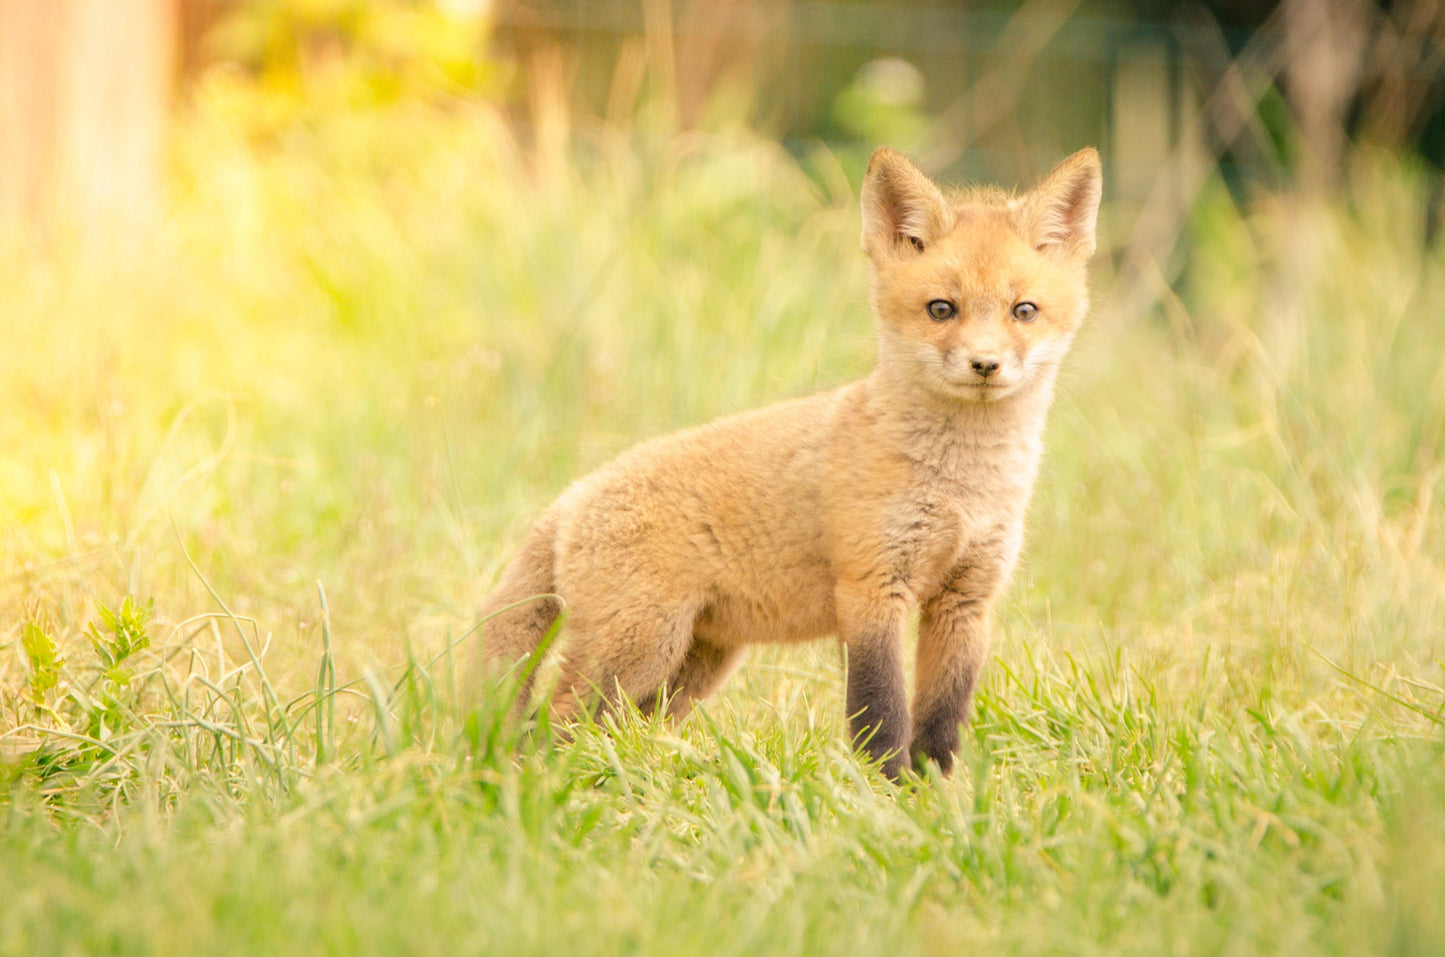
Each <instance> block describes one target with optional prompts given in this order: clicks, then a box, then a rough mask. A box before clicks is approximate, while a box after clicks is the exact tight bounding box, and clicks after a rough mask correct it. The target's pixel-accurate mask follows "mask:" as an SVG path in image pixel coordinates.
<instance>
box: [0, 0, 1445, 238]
mask: <svg viewBox="0 0 1445 957" xmlns="http://www.w3.org/2000/svg"><path fill="white" fill-rule="evenodd" d="M1442 36H1445V8H1442V6H1441V5H1440V4H1438V3H1436V2H1433V0H1314V2H1311V0H1285V2H1243V0H1217V2H1212V3H1162V2H1158V0H1133V2H1130V0H1028V2H1022V3H1020V2H1006V0H977V2H956V3H940V2H931V3H930V2H919V0H715V2H703V0H668V2H664V0H415V2H407V0H377V2H370V3H368V2H360V0H127V2H126V3H123V4H115V3H105V2H99V0H53V2H36V0H5V2H4V3H3V4H0V97H3V99H0V170H3V174H4V175H3V178H0V179H3V183H0V214H3V216H4V217H5V218H6V219H7V220H9V221H11V222H12V224H13V221H14V220H16V219H17V218H20V219H28V220H29V221H30V222H31V224H34V222H35V221H37V220H40V221H43V220H45V219H46V218H48V217H52V216H54V215H56V214H57V213H58V214H60V215H62V216H65V217H69V218H74V219H82V220H83V219H89V218H93V217H104V216H107V215H110V214H112V213H116V212H135V211H138V210H145V209H147V208H155V207H157V206H159V205H161V204H162V203H163V202H164V196H165V192H164V191H165V189H166V188H167V186H168V185H171V179H170V177H168V175H167V172H168V170H167V160H168V155H167V150H168V144H169V143H170V140H169V139H168V134H169V131H170V128H171V120H172V117H173V115H174V114H175V113H176V112H177V111H183V112H184V111H194V110H195V109H196V108H197V106H198V104H197V100H198V99H200V98H203V97H204V95H205V92H206V90H207V89H208V88H209V87H211V86H213V85H214V84H216V83H217V82H220V79H221V78H225V80H226V82H228V83H230V84H232V85H235V86H241V87H243V88H245V89H246V90H247V92H248V94H250V95H252V96H254V97H256V98H257V99H266V100H268V101H269V103H270V106H269V113H267V115H266V117H264V118H263V117H262V116H256V117H253V118H252V119H253V121H254V122H263V121H264V122H270V123H273V124H284V123H285V122H287V121H288V120H289V121H299V120H301V119H302V117H301V116H300V115H299V111H301V110H302V109H303V106H304V108H306V109H310V110H312V111H317V110H325V109H333V110H335V109H356V110H363V109H383V108H386V107H389V106H395V105H397V104H398V103H401V102H404V101H421V102H427V103H430V104H432V105H436V106H443V105H445V104H447V103H456V102H459V101H467V100H473V101H484V102H486V103H489V104H492V105H495V106H496V107H497V108H499V109H501V110H503V111H504V112H505V115H506V120H507V123H508V126H509V127H510V128H511V129H512V130H513V131H515V133H516V135H518V136H519V137H522V138H523V139H525V140H527V141H528V142H535V141H537V140H538V139H539V138H545V137H546V136H547V135H548V129H547V126H548V123H549V117H550V118H551V120H552V121H553V122H555V116H553V115H552V114H553V113H555V111H557V110H559V109H560V110H565V115H566V117H567V119H568V122H569V123H572V124H577V125H586V126H595V125H611V126H614V127H615V126H623V127H633V126H637V125H639V124H643V123H645V124H647V125H649V126H651V127H653V128H658V129H664V130H668V131H671V132H674V133H676V132H681V131H685V130H690V129H712V128H715V127H717V126H718V125H719V124H727V123H734V124H742V125H746V126H747V127H748V128H750V129H752V130H755V131H757V132H759V133H761V134H764V135H767V136H769V137H771V138H775V139H777V140H778V141H779V142H781V143H782V144H784V146H786V147H787V149H788V150H789V151H791V152H793V153H794V154H796V155H803V154H806V153H807V152H808V151H809V150H810V149H811V148H813V146H814V145H815V144H824V145H826V146H827V147H828V148H831V149H834V150H841V151H845V152H846V151H849V150H857V151H860V152H866V151H868V150H869V149H871V148H872V146H874V145H876V144H880V143H888V144H891V145H894V146H896V147H898V148H901V149H906V150H909V151H910V152H912V153H914V154H915V155H917V156H918V157H919V159H920V160H921V162H923V163H924V165H925V166H926V167H927V168H928V169H929V170H930V171H931V172H933V173H935V174H938V175H942V176H944V177H946V178H953V179H983V180H1001V181H1004V182H1012V181H1015V180H1017V179H1018V178H1019V177H1020V176H1021V175H1024V174H1033V173H1036V172H1038V171H1039V170H1041V169H1043V168H1045V167H1046V166H1047V165H1048V164H1049V163H1050V162H1052V161H1053V160H1054V159H1056V158H1057V157H1058V156H1059V155H1060V154H1062V153H1064V152H1067V151H1070V150H1072V149H1073V148H1075V147H1076V146H1077V145H1079V144H1084V143H1088V144H1094V145H1097V146H1098V147H1099V148H1100V150H1101V152H1102V153H1103V155H1104V157H1105V160H1106V163H1107V180H1108V182H1109V184H1110V192H1111V194H1112V196H1113V198H1114V199H1115V200H1116V201H1120V202H1124V203H1126V204H1127V205H1126V208H1125V212H1126V215H1128V214H1131V213H1134V212H1136V211H1137V209H1139V208H1141V207H1143V206H1144V205H1146V204H1147V203H1148V202H1149V201H1150V200H1151V197H1152V199H1153V200H1154V201H1155V203H1156V204H1157V203H1159V202H1163V201H1166V197H1165V196H1163V195H1161V192H1164V191H1172V194H1171V195H1169V196H1168V197H1167V201H1172V202H1174V203H1176V204H1177V203H1186V204H1187V203H1188V202H1190V201H1192V199H1193V198H1194V196H1195V195H1196V193H1197V190H1198V188H1199V180H1200V178H1201V177H1202V176H1203V175H1204V173H1203V170H1205V169H1206V168H1207V169H1215V168H1217V169H1218V170H1219V171H1221V172H1222V174H1223V175H1224V177H1225V178H1226V180H1227V181H1228V182H1229V184H1230V185H1231V187H1232V188H1235V189H1243V188H1246V187H1247V185H1248V184H1263V185H1265V186H1271V187H1272V186H1278V185H1282V184H1284V183H1286V182H1289V183H1294V182H1303V183H1304V184H1305V185H1307V186H1310V187H1317V186H1322V185H1323V186H1328V185H1331V184H1334V183H1337V182H1338V179H1339V177H1340V175H1341V172H1342V170H1343V168H1344V165H1345V156H1346V152H1347V150H1348V148H1349V146H1350V145H1351V144H1352V143H1354V142H1358V141H1368V142H1370V143H1373V144H1376V145H1379V146H1382V147H1385V148H1388V149H1391V150H1396V151H1403V152H1406V153H1410V154H1412V155H1418V156H1420V157H1422V158H1424V159H1426V160H1428V161H1429V162H1431V163H1432V164H1433V165H1435V166H1437V167H1438V166H1439V165H1440V164H1441V162H1442V161H1445V110H1442V94H1445V63H1442V56H1441V47H1440V43H1441V39H1442ZM287 105H289V106H290V108H291V109H292V110H293V111H296V112H293V114H292V115H289V116H288V115H287V114H286V112H285V109H286V106H287ZM257 109H258V110H260V109H261V107H260V104H257ZM253 132H254V130H253ZM1129 218H1131V219H1132V218H1133V217H1132V216H1129Z"/></svg>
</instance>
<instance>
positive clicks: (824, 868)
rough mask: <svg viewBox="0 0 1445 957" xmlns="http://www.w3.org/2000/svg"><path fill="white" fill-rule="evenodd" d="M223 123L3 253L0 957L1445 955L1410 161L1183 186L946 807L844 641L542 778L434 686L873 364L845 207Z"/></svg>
mask: <svg viewBox="0 0 1445 957" xmlns="http://www.w3.org/2000/svg"><path fill="white" fill-rule="evenodd" d="M248 103H250V101H249V100H247V99H246V97H245V96H244V95H242V94H241V93H240V92H238V91H237V90H236V89H233V88H231V87H229V86H227V85H226V82H223V81H221V80H216V81H214V82H211V83H209V84H208V85H206V86H204V87H203V88H202V90H201V91H200V93H199V95H198V100H197V103H196V105H195V106H194V108H193V109H191V110H190V111H189V112H188V114H187V115H186V117H185V118H184V120H183V122H182V126H181V129H180V130H179V134H178V139H177V148H176V153H175V178H176V182H177V184H178V186H177V189H176V193H175V197H174V202H173V203H172V204H171V207H170V208H169V210H168V212H167V214H166V217H165V219H164V221H163V222H162V223H160V224H158V226H157V227H156V228H154V229H152V230H147V231H144V232H141V233H139V234H138V235H136V236H135V237H134V238H133V239H132V240H131V241H130V242H128V243H126V244H125V245H124V246H123V248H118V249H112V248H97V247H96V246H89V247H87V246H85V245H83V244H78V243H77V244H74V245H72V244H61V245H60V246H59V247H57V248H53V249H50V250H48V251H37V250H36V249H34V248H31V247H30V246H29V245H28V244H26V243H23V242H19V241H17V242H14V243H12V244H11V245H10V246H8V247H6V248H5V249H4V251H3V252H0V289H3V290H4V293H3V300H4V312H5V315H6V329H7V333H8V335H9V336H10V339H11V341H10V342H9V343H7V348H6V349H5V350H3V351H0V405H3V407H4V408H5V409H7V410H8V412H7V414H6V415H5V416H3V417H0V449H3V450H4V453H5V454H4V455H3V457H0V523H3V535H0V568H3V578H0V581H3V586H0V762H3V763H0V818H3V822H4V824H3V831H0V862H3V865H0V901H4V902H5V904H4V906H0V951H3V952H8V953H55V954H64V953H97V952H163V953H164V952H173V951H179V950H182V949H185V950H194V951H196V952H214V953H224V952H236V953H257V952H315V951H318V950H324V951H329V952H337V953H353V952H358V951H369V952H386V953H393V952H427V953H437V952H495V953H507V954H514V953H518V954H525V953H558V952H571V951H574V950H580V951H583V952H600V953H623V952H629V953H630V952H638V951H643V952H676V953H693V952H706V953H737V954H758V953H779V954H783V953H786V954H796V953H839V952H851V953H889V954H897V953H919V952H938V953H944V952H958V951H961V950H964V949H965V948H967V949H980V948H990V947H991V948H1003V949H1004V950H1005V951H1006V952H1026V953H1044V952H1060V953H1071V954H1072V953H1118V952H1132V953H1141V954H1157V953H1165V952H1181V953H1201V952H1203V953H1217V952H1227V953H1278V952H1290V953H1358V952H1361V951H1365V952H1384V953H1400V954H1415V953H1420V954H1423V953H1439V952H1441V950H1442V947H1445V945H1442V943H1441V941H1445V916H1442V914H1445V912H1442V911H1441V909H1440V908H1439V906H1438V902H1439V901H1440V900H1445V863H1442V862H1445V734H1442V728H1441V725H1442V720H1445V710H1442V709H1445V668H1442V662H1445V507H1442V504H1441V501H1442V498H1445V458H1442V448H1445V365H1442V363H1441V362H1440V361H1439V357H1440V356H1441V355H1442V354H1445V325H1442V324H1441V323H1440V322H1439V321H1438V312H1439V310H1438V307H1437V304H1438V303H1439V302H1440V300H1441V294H1442V293H1445V245H1442V243H1440V242H1439V241H1438V240H1427V238H1426V236H1425V234H1424V231H1423V220H1422V217H1421V215H1420V211H1421V210H1422V209H1424V208H1425V207H1426V205H1427V203H1428V201H1429V196H1430V195H1431V194H1430V182H1429V179H1428V177H1427V176H1426V175H1425V174H1424V173H1423V172H1422V171H1419V170H1415V169H1412V168H1410V167H1409V166H1408V164H1405V165H1402V164H1400V163H1399V162H1397V161H1396V160H1394V159H1393V158H1390V157H1380V156H1373V155H1371V154H1368V153H1361V154H1360V155H1359V156H1358V157H1357V165H1356V167H1355V168H1353V169H1352V170H1351V172H1350V176H1349V180H1348V185H1347V187H1346V189H1345V190H1344V191H1343V192H1342V193H1341V194H1340V195H1338V196H1335V197H1331V198H1329V199H1326V200H1306V199H1302V198H1299V197H1292V196H1273V197H1272V196H1261V197H1260V198H1259V199H1258V200H1257V201H1254V202H1252V203H1250V204H1249V205H1248V206H1247V207H1243V208H1242V207H1240V206H1238V205H1236V204H1235V203H1234V202H1233V201H1231V200H1230V198H1229V196H1228V195H1227V194H1225V193H1224V192H1222V191H1219V192H1217V193H1212V194H1210V195H1208V196H1206V197H1205V198H1204V200H1203V201H1202V202H1201V204H1200V207H1199V209H1198V210H1197V211H1196V215H1195V217H1194V219H1193V221H1192V222H1191V225H1190V237H1189V242H1188V243H1187V244H1186V247H1187V250H1188V255H1187V258H1186V260H1185V261H1183V262H1182V263H1181V265H1180V266H1179V268H1178V271H1177V276H1176V278H1177V282H1176V288H1178V289H1179V290H1180V295H1179V296H1178V297H1171V298H1169V300H1168V301H1166V302H1162V303H1159V304H1158V305H1157V306H1155V307H1153V308H1152V309H1150V310H1149V311H1148V312H1147V313H1145V314H1141V315H1124V314H1122V313H1121V312H1120V311H1119V310H1118V309H1117V308H1115V306H1114V303H1116V302H1119V301H1123V299H1124V298H1125V297H1123V296H1122V295H1119V294H1118V290H1119V285H1118V283H1119V280H1118V279H1117V277H1116V276H1115V275H1114V273H1113V271H1112V268H1111V265H1110V262H1111V260H1110V257H1109V256H1108V255H1103V256H1101V257H1100V260H1099V264H1098V281H1097V289H1098V296H1097V299H1098V305H1097V306H1096V309H1095V313H1094V317H1093V319H1092V321H1091V324H1090V326H1089V328H1088V331H1087V333H1086V334H1085V335H1084V336H1083V339H1082V341H1081V342H1080V343H1079V344H1078V346H1077V347H1076V350H1075V352H1074V354H1073V356H1072V357H1071V358H1070V361H1069V364H1068V368H1067V372H1066V374H1065V378H1064V381H1063V386H1062V389H1061V394H1060V396H1059V400H1058V403H1057V406H1056V410H1055V414H1054V418H1053V420H1052V424H1051V427H1050V434H1049V454H1048V458H1047V461H1046V463H1045V468H1044V474H1043V478H1042V480H1041V482H1040V486H1039V489H1038V493H1037V495H1036V498H1035V503H1034V507H1033V510H1032V512H1031V516H1030V531H1029V546H1028V548H1027V554H1026V556H1025V559H1024V562H1023V564H1022V567H1021V570H1020V572H1019V574H1018V575H1017V577H1016V580H1015V584H1014V586H1013V588H1012V590H1011V592H1010V599H1009V601H1008V603H1007V606H1006V607H1005V609H1004V612H1003V615H1002V622H1001V636H1000V639H999V641H998V644H997V649H996V659H995V661H994V662H993V663H992V664H991V665H990V667H989V669H988V670H987V672H986V674H985V681H984V687H983V689H982V692H981V696H980V701H979V707H978V714H977V717H976V720H975V721H974V723H973V724H972V725H971V726H970V729H969V733H968V735H967V736H966V739H965V743H964V750H963V754H962V759H961V762H960V767H959V770H958V772H957V773H956V774H955V776H954V777H953V778H952V779H950V780H947V781H940V780H929V781H924V782H919V783H917V784H916V785H912V786H908V787H905V788H902V789H898V788H894V787H893V786H892V785H889V784H887V783H886V782H885V781H884V780H883V779H882V778H881V777H880V776H879V774H878V773H877V771H876V770H875V769H871V768H868V767H866V766H864V765H862V764H860V762H859V760H858V759H857V757H856V756H855V755H854V754H853V753H852V751H851V750H850V749H849V748H848V747H847V746H846V735H845V730H844V722H843V720H842V718H843V714H842V711H843V706H842V700H841V695H840V688H839V665H838V655H837V652H836V649H834V648H832V647H831V646H827V645H820V646H817V647H813V648H808V649H786V650H777V649H769V650H764V651H761V652H760V653H758V654H756V655H755V656H754V657H753V659H752V660H751V661H750V663H749V664H748V665H747V666H746V667H745V669H744V670H743V671H742V672H741V673H740V674H739V675H738V676H737V677H736V678H735V679H734V680H733V682H732V683H731V684H730V685H729V686H728V688H727V689H726V690H725V691H724V692H723V693H722V694H721V695H719V696H718V698H716V699H715V700H714V701H713V702H711V704H710V705H709V707H708V708H707V709H706V711H705V713H703V714H700V715H699V716H698V717H697V718H696V719H695V720H693V721H691V722H689V723H688V724H687V725H686V726H684V727H682V728H679V729H673V728H668V727H666V726H665V725H662V724H659V723H657V722H654V721H652V720H650V719H648V718H645V717H640V716H636V715H630V716H624V717H623V719H622V720H621V721H620V723H619V726H618V727H616V728H615V729H612V730H611V731H607V732H603V731H592V730H585V729H584V730H583V731H582V732H581V733H580V734H579V736H578V738H577V740H576V741H575V743H573V744H572V745H570V746H566V747H560V748H547V747H538V746H537V741H536V740H535V739H527V740H524V741H521V742H518V741H516V740H514V738H513V736H512V731H511V730H510V729H508V728H507V727H505V726H504V724H503V723H502V722H500V721H499V720H498V713H499V706H498V704H497V700H498V699H497V698H495V697H493V696H488V695H480V696H477V695H470V694H468V692H466V691H465V690H463V689H464V687H465V684H466V680H465V678H466V671H467V661H468V658H469V654H470V652H471V651H472V650H473V648H472V646H473V643H474V637H473V633H472V629H473V627H474V626H475V624H476V621H475V609H476V608H477V606H478V604H479V602H480V598H481V597H482V595H483V594H484V593H485V591H486V589H487V586H488V584H489V583H490V581H491V580H492V578H493V576H494V575H495V574H496V571H497V569H498V568H499V566H500V563H501V562H502V561H503V560H504V558H505V556H506V554H507V552H508V550H509V548H510V547H511V546H513V545H514V544H515V543H516V542H517V540H518V538H519V536H520V535H521V533H522V532H523V530H524V529H525V527H526V524H527V522H528V520H529V519H530V517H531V516H533V515H534V514H535V513H536V511H537V510H538V509H539V508H540V507H541V506H542V505H544V504H545V503H546V502H547V501H549V500H550V499H551V497H552V496H554V495H555V494H556V493H557V492H558V491H559V490H560V489H561V488H562V487H564V486H565V484H566V483H567V482H568V481H570V480H571V479H572V478H574V477H576V476H578V475H580V474H581V473H583V472H584V471H585V470H587V469H588V468H590V467H592V466H594V465H596V464H599V463H601V462H602V461H605V460H606V459H607V458H609V457H610V456H611V455H613V454H615V453H616V452H618V451H619V450H621V449H622V448H625V447H626V446H627V445H629V444H630V443H632V442H634V441H636V440H637V439H639V438H641V437H644V436H647V435H651V434H656V433H658V432H661V431H665V430H668V429H671V428H675V427H678V426H681V425H685V424H690V423H695V422H699V421H703V420H705V419H707V418H710V417H712V416H715V415H718V414H721V413H723V412H727V411H731V410H735V409H739V408H745V407H749V406H753V405H758V404H762V403H765V402H768V401H772V400H775V399H778V398H782V397H786V396H791V395H797V394H801V393H805V392H808V391H811V390H814V389H817V388H821V387H826V386H828V385H831V384H835V383H838V382H841V381H845V380H846V379H848V378H849V377H851V376H854V375H856V374H858V373H860V372H861V371H862V370H864V369H866V368H867V365H868V362H869V357H870V353H871V330H870V320H869V318H868V315H867V310H866V306H865V294H866V273H865V270H864V263H863V259H862V255H861V253H859V252H858V250H857V213H856V206H855V200H854V198H853V191H854V189H855V187H856V183H857V175H858V173H859V170H858V169H856V168H855V164H853V163H852V162H851V161H845V162H844V163H842V164H841V165H840V164H839V163H838V162H837V161H836V160H835V159H834V158H833V156H832V155H831V154H829V153H827V152H826V151H822V150H819V151H818V152H817V153H816V154H815V155H812V156H810V157H808V158H807V159H805V160H803V161H799V160H796V159H794V158H793V157H791V156H789V155H787V154H786V153H785V152H783V151H782V150H781V149H780V148H779V147H778V146H776V145H775V144H773V143H770V142H768V141H766V140H765V139H760V138H757V137H754V136H751V135H748V134H745V133H740V132H733V133H716V134H690V135H688V136H667V135H662V134H657V133H651V134H649V133H647V132H646V131H644V130H641V129H639V130H633V131H630V132H628V133H625V134H624V133H622V132H618V131H616V130H602V131H598V132H597V133H596V135H594V136H588V137H585V138H584V137H581V136H578V137H577V139H576V140H575V141H574V142H570V143H563V144H562V145H560V146H547V145H545V143H544V144H543V145H542V146H541V147H539V148H538V149H536V150H532V149H526V150H524V149H522V148H520V147H519V146H518V145H517V144H516V143H515V142H514V141H513V140H512V139H511V137H510V135H509V133H508V132H507V129H506V128H505V127H504V126H502V125H501V124H500V123H499V122H498V120H497V119H496V117H495V116H494V115H493V114H492V113H491V112H490V111H489V110H487V109H485V108H481V107H475V108H473V107H463V106H450V107H448V108H447V109H445V110H442V109H437V108H430V107H423V106H416V105H411V104H407V103H403V104H400V105H397V106H393V107H390V108H387V109H385V110H378V111H373V112H362V113H351V114H348V113H340V112H332V113H326V114H322V115H320V116H318V117H310V118H307V119H306V120H305V121H297V122H287V123H275V124H271V125H267V124H265V123H260V122H257V120H256V116H255V115H254V114H253V112H251V110H252V107H251V106H248V105H247V104H248ZM1109 215H1110V211H1109V210H1108V209H1106V211H1105V216H1106V217H1107V216H1109ZM1110 226H1111V234H1114V235H1125V234H1127V229H1126V228H1124V224H1119V223H1112V224H1110ZM126 596H134V598H135V599H136V601H135V602H133V603H132V604H131V605H129V607H126V605H125V598H126ZM147 600H153V601H154V605H153V613H151V614H150V615H149V617H148V613H147V606H146V605H145V604H144V602H145V601H147ZM102 605H103V606H104V607H105V608H106V609H107V610H108V611H107V612H106V613H105V614H103V613H102V612H101V611H100V610H99V609H100V606H102ZM111 610H113V611H111ZM107 614H109V615H110V617H109V618H107V617H106V615H107ZM92 624H93V625H95V628H94V629H93V630H90V631H88V626H90V625H92ZM52 644H53V650H52V647H51V645H52ZM24 646H28V647H29V653H24V652H22V647H24Z"/></svg>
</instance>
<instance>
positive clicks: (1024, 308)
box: [1014, 302, 1039, 322]
mask: <svg viewBox="0 0 1445 957" xmlns="http://www.w3.org/2000/svg"><path fill="white" fill-rule="evenodd" d="M1038 314H1039V307H1038V306H1036V305H1034V304H1033V303H1031V302H1021V303H1019V304H1017V305H1016V306H1014V318H1015V319H1017V320H1018V321H1019V322H1033V321H1034V319H1035V318H1036V317H1037V316H1038Z"/></svg>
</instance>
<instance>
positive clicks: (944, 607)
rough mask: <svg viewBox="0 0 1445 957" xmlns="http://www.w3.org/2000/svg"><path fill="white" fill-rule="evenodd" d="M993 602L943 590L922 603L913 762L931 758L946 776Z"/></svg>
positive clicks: (984, 653) (983, 656)
mask: <svg viewBox="0 0 1445 957" xmlns="http://www.w3.org/2000/svg"><path fill="white" fill-rule="evenodd" d="M992 604H993V603H992V601H989V600H987V599H984V598H981V597H979V596H978V595H977V594H974V593H970V591H968V590H966V589H962V588H945V589H944V590H943V591H942V592H941V593H939V594H938V595H936V596H934V598H932V599H931V600H929V601H928V602H926V603H924V606H923V611H922V613H921V614H920V616H919V621H918V660H917V673H916V679H915V685H916V687H915V689H914V695H913V763H914V765H915V766H917V767H921V766H922V764H923V762H924V761H926V760H928V759H932V760H933V761H935V762H937V764H938V769H939V770H940V771H941V772H943V773H944V774H947V773H948V772H949V771H950V770H952V768H953V754H954V752H955V751H957V750H958V736H959V727H960V726H961V725H962V724H963V723H964V722H965V721H967V720H968V714H969V709H970V707H971V706H972V703H973V692H974V689H975V688H976V687H977V685H978V676H979V672H980V671H982V670H983V663H984V661H985V660H987V658H988V647H989V636H990V627H991V626H990V622H991V621H992V617H993V609H992Z"/></svg>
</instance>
